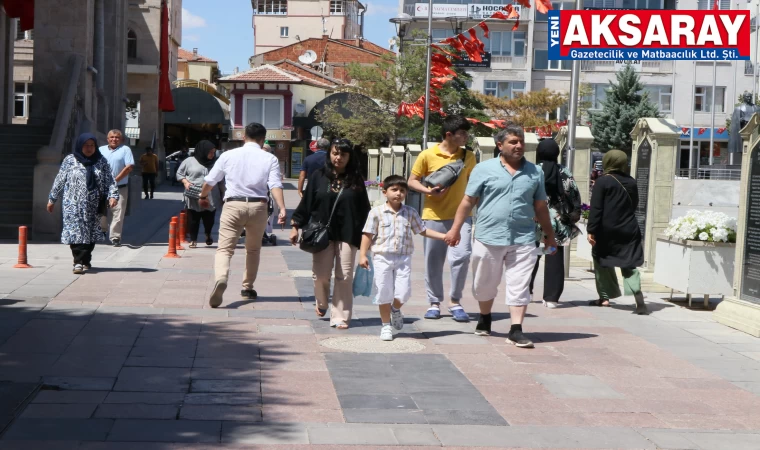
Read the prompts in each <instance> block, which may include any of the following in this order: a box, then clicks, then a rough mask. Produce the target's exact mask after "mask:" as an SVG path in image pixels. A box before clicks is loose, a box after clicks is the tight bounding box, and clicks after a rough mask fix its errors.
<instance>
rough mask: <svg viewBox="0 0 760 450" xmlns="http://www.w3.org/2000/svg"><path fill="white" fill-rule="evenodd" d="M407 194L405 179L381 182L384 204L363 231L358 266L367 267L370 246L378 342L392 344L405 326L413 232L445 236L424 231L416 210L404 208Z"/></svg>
mask: <svg viewBox="0 0 760 450" xmlns="http://www.w3.org/2000/svg"><path fill="white" fill-rule="evenodd" d="M408 191H409V187H408V186H407V183H406V179H404V177H401V176H398V175H391V176H389V177H387V178H386V179H385V180H383V195H385V198H386V202H385V203H384V204H382V205H381V206H376V207H375V208H372V210H371V211H370V213H369V216H368V217H367V223H366V224H365V225H364V230H362V231H363V233H364V235H363V236H362V245H361V249H360V252H361V253H360V257H359V265H360V266H362V267H364V268H365V269H368V268H369V259H367V251H369V250H370V247H371V249H372V254H373V257H372V263H373V265H374V270H375V286H376V287H377V296H376V297H375V300H374V303H375V304H376V305H378V306H379V307H380V319H381V320H382V323H383V328H382V330H381V331H380V339H382V340H384V341H392V340H393V330H394V329H396V330H401V329H402V328H403V327H404V315H403V314H401V307H402V306H403V305H404V303H406V301H407V300H409V296H410V294H411V290H412V264H411V263H412V251H413V250H414V242H413V234H412V233H414V234H421V235H423V236H425V237H427V238H432V239H439V240H443V238H444V237H445V236H446V235H445V234H443V233H439V232H437V231H433V230H428V229H426V228H425V225H424V224H423V223H422V219H420V216H419V214H417V211H415V210H414V209H413V208H410V207H409V206H406V205H404V200H405V199H406V194H407V192H408Z"/></svg>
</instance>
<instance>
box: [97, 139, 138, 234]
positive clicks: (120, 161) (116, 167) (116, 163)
mask: <svg viewBox="0 0 760 450" xmlns="http://www.w3.org/2000/svg"><path fill="white" fill-rule="evenodd" d="M123 140H124V137H123V135H122V134H121V131H119V130H111V131H109V132H108V145H104V146H102V147H100V153H101V154H102V155H103V157H104V158H105V159H106V161H108V165H109V166H111V174H112V175H113V178H114V180H116V185H117V186H119V202H118V203H117V204H116V207H115V208H111V209H109V210H108V213H107V214H106V215H105V216H103V219H102V220H101V222H100V227H101V228H102V229H103V231H105V230H106V228H108V222H111V228H110V231H109V233H108V237H109V239H111V244H113V246H114V247H119V246H120V245H121V231H122V228H123V227H124V215H125V214H126V213H127V200H128V199H129V187H128V186H127V183H128V182H129V173H130V172H132V168H133V167H134V165H135V157H134V156H132V149H131V148H129V147H127V146H126V145H123V144H122V142H123Z"/></svg>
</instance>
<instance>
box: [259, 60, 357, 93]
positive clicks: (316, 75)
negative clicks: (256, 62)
mask: <svg viewBox="0 0 760 450" xmlns="http://www.w3.org/2000/svg"><path fill="white" fill-rule="evenodd" d="M270 64H271V65H273V66H277V67H280V68H281V69H283V70H288V69H287V68H288V66H293V67H294V68H296V69H300V70H303V71H304V72H306V73H308V74H309V76H308V77H307V76H306V75H301V74H299V73H295V75H297V76H299V77H301V78H304V77H306V78H309V79H312V80H314V81H317V82H320V83H325V84H328V85H333V86H334V85H338V84H342V83H343V82H342V81H341V80H339V79H337V78H332V77H328V76H327V75H325V74H323V73H320V72H318V71H316V70H314V69H312V68H311V67H308V66H305V65H303V64H300V63H297V62H295V61H293V60H290V59H283V60H280V61H277V62H272V63H270ZM288 72H291V73H293V71H292V69H291V70H288Z"/></svg>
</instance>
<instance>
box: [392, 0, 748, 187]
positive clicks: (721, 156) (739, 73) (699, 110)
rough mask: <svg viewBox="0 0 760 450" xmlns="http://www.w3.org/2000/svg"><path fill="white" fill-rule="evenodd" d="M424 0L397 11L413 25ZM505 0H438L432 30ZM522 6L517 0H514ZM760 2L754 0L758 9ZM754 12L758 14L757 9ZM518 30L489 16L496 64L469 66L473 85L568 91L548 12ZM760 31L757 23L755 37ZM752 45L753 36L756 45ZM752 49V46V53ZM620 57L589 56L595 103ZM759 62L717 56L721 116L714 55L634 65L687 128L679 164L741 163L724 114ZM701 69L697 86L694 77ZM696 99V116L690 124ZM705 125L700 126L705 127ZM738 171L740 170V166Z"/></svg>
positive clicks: (666, 2) (461, 22)
mask: <svg viewBox="0 0 760 450" xmlns="http://www.w3.org/2000/svg"><path fill="white" fill-rule="evenodd" d="M418 1H419V0H399V12H400V13H406V14H409V15H410V16H412V17H413V22H412V23H411V24H410V25H409V26H407V29H406V30H405V31H406V35H407V36H408V35H409V34H410V31H411V30H414V29H421V30H424V29H425V28H426V27H427V17H428V9H427V3H418ZM505 3H506V2H503V1H499V0H439V1H436V3H435V4H434V7H433V18H434V19H433V21H434V22H433V38H434V40H441V39H444V38H446V37H449V36H453V35H455V34H456V33H458V32H461V30H467V29H468V28H470V27H473V26H475V25H476V24H477V23H478V22H480V21H481V20H482V19H483V17H487V16H490V14H491V11H488V9H489V8H488V7H490V6H492V5H501V4H505ZM713 4H714V2H712V1H711V0H682V1H679V2H677V1H676V0H583V7H584V8H585V9H653V10H655V9H656V10H662V9H665V10H674V9H679V10H694V9H701V10H708V9H712V7H713ZM750 5H751V3H749V4H748V0H739V1H738V2H732V1H731V0H719V6H720V8H721V9H748V8H750ZM516 6H518V5H516ZM552 7H553V9H557V10H561V9H575V7H576V5H575V1H554V2H552ZM755 7H756V5H755V6H752V8H750V9H752V10H754V9H755ZM752 15H753V16H754V14H752ZM519 19H520V22H519V26H518V27H517V29H516V30H513V29H512V28H513V27H514V25H515V21H514V20H509V21H502V20H489V21H488V27H489V28H490V30H491V35H490V39H488V38H485V36H483V33H482V30H479V29H478V37H479V38H480V39H481V40H482V41H483V42H484V43H485V46H486V51H487V52H490V61H491V63H490V67H488V68H473V69H468V70H467V71H468V73H469V74H470V75H471V76H472V83H471V89H473V90H476V91H478V92H482V93H484V94H489V95H497V96H501V97H513V96H515V95H516V94H518V93H522V92H526V91H531V90H539V89H543V88H548V89H550V90H552V91H557V92H564V93H569V91H570V69H571V66H572V64H571V61H555V60H549V59H548V50H547V49H548V47H547V43H548V25H547V15H546V14H541V13H540V12H538V11H536V10H535V9H534V8H531V9H525V8H522V9H521V11H520V17H519ZM755 32H756V31H754V30H753V36H755V39H754V41H755V42H756V41H757V39H756V35H755V34H754V33H755ZM752 51H753V52H754V44H753V49H752ZM753 54H754V53H753ZM620 67H621V65H619V64H616V62H615V61H583V62H582V64H581V83H586V84H588V85H590V88H591V95H590V96H589V98H588V101H590V102H591V111H595V110H599V109H601V106H602V100H603V99H604V98H605V95H606V93H605V89H606V88H607V87H608V86H609V82H610V81H615V74H616V72H617V71H618V70H619V69H620ZM753 67H754V66H753V64H752V63H751V62H749V61H747V62H745V61H719V62H717V67H716V73H717V76H716V78H715V79H716V88H715V90H716V91H715V93H716V99H715V123H714V124H712V123H711V117H712V111H711V108H712V84H713V63H712V62H708V61H698V62H696V63H695V62H692V61H641V62H640V63H638V64H635V65H634V68H635V69H636V70H637V71H638V72H639V73H640V76H641V81H642V83H643V84H644V85H645V86H646V87H645V89H646V90H647V91H648V92H649V96H650V98H651V99H652V101H654V102H655V103H656V104H657V105H658V106H659V109H660V112H661V114H662V115H663V116H665V117H667V118H671V119H674V120H675V121H676V123H677V124H678V125H679V127H681V128H682V129H683V130H684V132H683V134H682V136H681V140H682V155H681V156H680V158H679V161H680V162H679V166H680V167H681V168H682V169H683V170H684V172H685V173H686V172H689V169H692V170H691V172H692V173H693V172H694V170H695V169H698V168H709V167H710V166H712V167H715V168H726V166H729V165H736V164H739V163H740V161H739V158H740V155H735V159H734V160H731V159H730V156H729V155H728V152H727V146H728V133H727V132H726V130H725V126H726V125H725V124H726V119H727V118H728V117H730V115H731V113H732V111H733V108H734V105H735V103H736V102H737V99H738V97H739V95H741V94H742V93H743V92H745V91H748V92H752V90H753V89H752V84H753V80H754V77H753V76H752V75H753ZM695 70H696V86H695V85H694V83H693V82H692V78H693V76H694V71H695ZM692 106H693V107H694V111H695V112H694V122H693V128H692ZM567 114H568V108H567V106H565V107H562V108H560V109H559V110H558V111H557V112H556V113H555V114H551V116H552V118H556V119H558V120H566V119H567ZM700 131H702V132H701V133H700ZM690 133H694V148H693V149H692V150H690V149H689V141H690V138H691V136H690ZM711 133H715V135H714V142H715V143H717V145H716V146H715V148H714V151H713V152H712V155H711V152H710V151H709V143H710V134H711ZM736 175H738V172H737V173H736Z"/></svg>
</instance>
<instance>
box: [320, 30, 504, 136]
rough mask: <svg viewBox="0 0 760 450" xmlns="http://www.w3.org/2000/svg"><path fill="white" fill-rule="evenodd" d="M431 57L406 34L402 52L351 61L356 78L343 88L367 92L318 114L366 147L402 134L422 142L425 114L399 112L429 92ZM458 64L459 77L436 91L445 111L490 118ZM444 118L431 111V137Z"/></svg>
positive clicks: (421, 35) (327, 126)
mask: <svg viewBox="0 0 760 450" xmlns="http://www.w3.org/2000/svg"><path fill="white" fill-rule="evenodd" d="M425 37H426V34H425V33H424V32H421V31H416V32H414V33H412V36H411V38H410V39H425ZM426 61H427V52H426V47H425V46H424V45H415V44H412V43H410V42H409V41H408V40H407V41H406V42H405V44H404V48H403V52H402V53H400V54H399V55H394V56H386V57H384V58H383V59H382V60H380V61H379V62H378V63H376V64H374V65H371V66H367V65H360V64H351V65H349V67H348V74H349V77H350V79H351V80H352V82H351V83H350V84H348V85H345V86H342V87H341V88H340V89H339V90H340V91H342V92H348V93H349V94H361V96H364V97H360V96H349V98H350V101H349V102H348V103H347V104H345V105H337V104H334V103H333V104H330V105H328V106H327V107H326V108H325V109H324V110H323V111H322V112H320V113H318V114H317V120H319V121H321V122H322V124H323V127H324V128H325V130H326V131H327V132H328V134H335V135H339V136H342V137H345V138H348V139H350V140H351V141H352V142H354V143H356V144H361V145H364V146H365V147H372V146H379V145H381V144H382V145H389V146H390V145H394V143H395V142H396V141H397V140H398V139H399V138H405V139H410V140H412V141H414V142H421V140H422V133H423V128H424V122H423V120H422V119H421V118H419V117H412V118H407V117H397V116H396V113H397V111H398V107H399V105H400V104H401V103H402V102H406V103H414V102H416V101H417V100H418V99H419V98H420V97H421V96H423V95H424V94H425V78H426V69H427V67H426ZM455 70H456V72H457V73H458V75H459V77H458V78H455V79H454V80H452V81H450V82H448V83H446V85H444V87H443V88H442V89H439V90H438V91H437V95H438V96H439V98H440V99H441V103H442V107H443V111H444V112H445V113H446V114H464V115H465V116H467V117H471V118H475V119H478V120H484V121H488V120H489V118H488V116H486V115H485V114H483V112H482V111H483V109H484V106H483V104H482V103H481V102H480V101H479V100H478V99H477V98H476V97H475V96H474V95H473V92H472V91H470V90H469V89H468V88H467V86H466V84H465V82H466V81H467V80H470V79H471V78H470V77H469V75H467V74H466V73H465V72H464V71H462V70H458V69H455ZM365 97H368V98H371V99H373V100H374V103H375V104H374V105H371V104H368V103H367V102H366V101H361V100H360V99H362V98H365ZM341 109H343V111H341ZM442 121H443V118H442V117H441V116H440V115H439V114H437V113H433V114H431V115H430V124H429V128H430V130H429V135H428V138H429V140H431V141H432V140H437V141H439V140H440V135H441V133H440V130H441V124H442ZM475 128H476V129H475V130H473V132H474V133H483V134H489V135H490V134H491V132H490V131H487V130H488V128H486V127H483V126H478V127H475ZM481 135H482V134H481Z"/></svg>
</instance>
